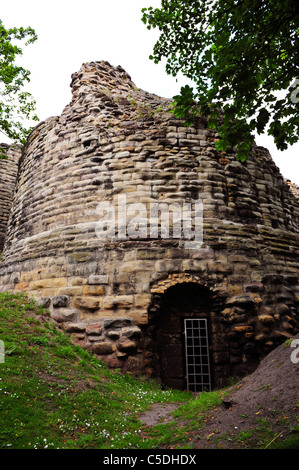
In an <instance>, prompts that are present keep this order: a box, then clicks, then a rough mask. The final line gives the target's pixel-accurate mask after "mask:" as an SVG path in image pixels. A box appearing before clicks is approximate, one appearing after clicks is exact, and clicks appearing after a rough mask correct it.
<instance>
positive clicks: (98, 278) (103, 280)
mask: <svg viewBox="0 0 299 470" xmlns="http://www.w3.org/2000/svg"><path fill="white" fill-rule="evenodd" d="M108 283H109V276H108V274H91V275H90V276H89V277H88V284H90V285H93V284H108Z"/></svg>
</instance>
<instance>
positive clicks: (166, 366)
mask: <svg viewBox="0 0 299 470" xmlns="http://www.w3.org/2000/svg"><path fill="white" fill-rule="evenodd" d="M71 87H72V92H73V95H72V101H71V102H70V104H69V105H67V106H66V108H65V109H64V110H63V112H62V114H61V116H57V117H51V118H49V119H47V120H46V121H44V122H41V123H40V124H39V125H38V126H37V127H36V128H35V129H34V130H33V132H32V133H31V134H30V136H29V138H28V141H27V144H26V146H25V148H24V150H23V152H22V155H21V158H20V161H19V167H18V176H17V180H16V183H15V192H14V195H13V194H12V192H11V191H10V190H8V185H6V182H5V181H6V179H8V178H10V183H9V188H11V187H12V186H14V178H15V176H14V175H15V173H14V172H15V161H16V160H14V158H15V157H14V156H11V155H8V156H9V159H8V160H6V161H1V160H0V165H1V166H0V171H1V175H0V178H1V179H0V182H1V188H0V193H1V197H0V199H1V202H0V210H1V216H0V223H1V226H0V243H1V240H3V238H4V233H5V244H4V249H3V256H2V262H1V264H0V289H1V290H14V291H27V292H28V293H29V294H32V295H34V296H35V297H36V298H37V299H38V301H39V302H40V304H41V305H44V306H46V307H48V308H49V309H50V312H51V316H52V318H53V319H55V320H56V321H57V322H58V323H59V325H61V327H62V328H63V329H64V330H66V331H67V332H69V333H70V334H72V335H73V337H74V340H75V341H77V342H78V343H79V344H81V345H82V346H84V347H86V348H88V349H89V350H90V351H92V352H93V353H95V354H97V355H98V356H99V357H101V358H102V359H103V360H105V361H106V362H107V364H109V365H110V366H111V367H117V368H121V369H122V370H127V371H132V372H141V373H145V374H149V375H151V376H152V377H155V378H157V379H158V380H160V381H161V383H162V384H163V385H165V386H170V387H176V388H181V389H185V388H186V387H188V388H189V389H190V390H193V391H201V390H203V389H205V388H213V387H215V386H218V385H221V384H222V383H224V382H225V381H226V380H227V379H228V378H229V377H230V376H241V375H243V374H245V373H248V372H251V371H252V370H254V368H255V367H256V366H257V365H258V363H259V361H260V359H261V358H262V357H263V356H265V355H266V354H267V353H268V352H270V350H271V349H273V348H274V347H276V346H277V345H278V344H279V343H281V342H282V341H284V340H285V339H286V338H291V337H292V335H294V334H295V333H297V332H298V330H299V322H298V318H299V317H298V313H299V312H298V303H299V276H298V275H299V256H298V254H299V250H298V247H299V211H298V208H299V202H298V194H297V195H296V191H297V189H296V188H295V187H294V186H293V185H291V184H290V183H289V184H287V182H285V181H284V179H283V177H282V176H281V174H280V172H279V170H278V168H277V167H276V166H275V164H274V162H273V160H272V158H271V156H270V155H269V153H268V151H267V150H266V149H264V148H261V147H254V148H253V152H252V155H251V156H250V158H249V159H248V160H247V161H246V162H245V163H240V162H238V161H237V160H236V157H235V153H234V151H233V150H232V149H231V150H230V151H227V152H226V153H224V152H218V151H216V149H215V142H216V140H217V138H218V136H217V133H216V132H214V131H211V130H209V129H208V128H207V123H206V121H205V119H203V118H198V119H197V120H196V122H195V123H194V125H193V127H185V126H184V123H183V121H181V120H179V119H176V118H174V117H173V115H172V114H171V112H170V110H171V101H170V100H168V99H164V98H161V97H158V96H155V95H152V94H150V93H147V92H145V91H143V90H140V89H138V88H136V86H135V85H134V83H133V82H132V81H131V78H130V76H129V75H128V74H127V73H126V72H125V71H124V70H123V69H122V68H121V67H113V66H111V65H110V64H109V63H108V62H91V63H87V64H83V65H82V68H81V69H80V71H79V72H78V73H75V74H73V76H72V83H71ZM9 162H11V163H9ZM9 165H11V167H13V168H14V169H13V170H10V167H9ZM8 169H9V171H8ZM10 171H11V177H10V176H9V174H10ZM3 195H5V197H3ZM120 202H125V204H126V206H125V211H126V212H125V214H124V212H123V207H120ZM201 202H202V209H203V218H202V219H201V218H200V216H199V215H198V219H197V218H195V215H194V214H195V208H196V207H200V204H199V203H201ZM105 207H106V208H107V211H106V218H105ZM157 207H158V209H159V210H158V212H155V217H156V219H155V221H156V225H154V226H151V227H150V222H152V218H151V217H149V214H150V213H151V212H150V211H151V210H153V208H155V209H156V208H157ZM186 208H189V209H190V213H189V216H190V217H191V221H190V217H189V219H188V221H186V225H185V228H186V226H188V227H189V231H188V233H187V231H186V230H185V232H184V231H183V230H182V231H181V232H180V233H178V232H176V230H179V225H178V221H179V222H180V219H179V216H180V215H182V213H183V209H186ZM167 210H168V211H169V219H168V220H169V221H170V223H169V226H168V228H167V227H166V228H167V230H166V229H165V226H164V225H163V220H162V218H161V212H163V211H164V212H163V214H164V215H165V213H166V214H167ZM180 210H181V212H180ZM109 211H110V212H109ZM165 211H166V212H165ZM175 211H177V213H176V215H174V217H173V218H172V214H173V213H175ZM2 213H3V214H4V216H3V215H2ZM8 213H10V217H9V221H7V217H8V215H7V214H8ZM120 213H121V215H122V217H120ZM192 214H193V215H192ZM103 221H105V224H106V225H105V224H104V223H103ZM198 221H199V223H197V222H198ZM200 221H201V222H200ZM116 222H117V223H116ZM181 222H182V221H181ZM187 222H189V225H188V223H187ZM6 225H7V228H6ZM104 225H105V227H104ZM180 226H181V225H180ZM190 228H191V229H192V230H191V232H190ZM105 229H107V230H106V232H105ZM150 229H152V231H151V230H150ZM165 230H166V231H165ZM196 230H198V231H202V242H201V241H200V240H199V239H198V240H197V239H196V233H197V232H196ZM198 233H199V232H198ZM190 237H191V238H190ZM192 237H193V238H192ZM190 241H191V242H192V241H193V242H194V241H196V243H193V245H192V244H188V243H189V242H190Z"/></svg>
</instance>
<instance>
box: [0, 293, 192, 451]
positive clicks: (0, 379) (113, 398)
mask: <svg viewBox="0 0 299 470" xmlns="http://www.w3.org/2000/svg"><path fill="white" fill-rule="evenodd" d="M37 315H39V316H40V318H39V317H37ZM0 339H1V340H2V341H3V342H4V345H5V362H4V363H1V364H0V416H1V427H0V448H13V449H24V448H27V449H30V448H35V449H36V448H37V449H39V448H55V449H57V448H60V449H62V448H63V449H70V448H72V449H74V448H78V449H83V448H97V449H102V448H118V449H121V448H139V447H142V446H143V436H142V432H141V430H140V422H139V420H138V419H137V415H138V413H140V412H141V411H142V410H144V409H146V408H147V407H148V406H149V404H151V403H155V402H165V401H167V402H168V401H186V400H188V399H190V397H191V396H190V394H187V393H183V392H177V391H163V390H161V389H160V388H159V387H158V386H157V385H156V384H155V383H154V382H153V381H150V380H145V379H142V378H140V379H135V378H133V377H131V376H130V375H129V374H121V373H120V372H117V371H111V370H109V369H108V368H107V367H106V366H105V365H104V363H102V362H101V361H100V360H98V359H96V358H95V357H94V356H92V355H91V354H90V353H89V352H87V351H86V350H84V349H82V348H80V347H78V346H76V345H74V344H73V343H72V342H71V340H70V338H69V337H68V336H67V335H66V334H64V333H63V332H62V331H61V330H59V329H58V327H57V326H56V324H54V323H53V322H52V321H50V318H49V316H48V315H47V313H46V312H44V311H43V310H42V309H39V308H38V307H36V305H35V303H34V302H33V301H30V300H29V299H28V297H27V296H26V295H23V294H21V295H12V294H11V293H1V294H0Z"/></svg>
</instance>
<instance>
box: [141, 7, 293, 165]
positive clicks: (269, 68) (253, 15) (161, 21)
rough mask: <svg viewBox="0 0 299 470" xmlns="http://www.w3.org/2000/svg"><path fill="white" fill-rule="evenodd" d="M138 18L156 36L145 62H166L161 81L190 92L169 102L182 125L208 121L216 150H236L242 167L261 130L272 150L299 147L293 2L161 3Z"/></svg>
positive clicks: (183, 93)
mask: <svg viewBox="0 0 299 470" xmlns="http://www.w3.org/2000/svg"><path fill="white" fill-rule="evenodd" d="M142 12H143V16H142V21H143V22H144V23H145V24H146V25H147V28H148V29H151V28H158V29H159V30H160V32H161V34H160V37H159V39H158V41H157V43H156V44H155V46H154V49H153V55H151V56H150V59H152V60H154V62H155V63H159V62H160V61H161V59H162V58H163V57H165V58H166V59H167V60H166V72H167V73H168V74H172V75H173V76H176V75H177V74H178V72H181V73H183V75H185V76H186V77H188V78H189V79H191V80H192V81H193V82H194V84H195V86H194V88H191V87H190V86H188V85H187V86H185V87H183V88H182V89H181V94H180V95H179V96H175V97H174V109H173V112H174V114H175V115H176V116H178V117H184V118H185V119H186V125H190V124H191V123H192V122H193V121H194V118H195V116H196V115H198V114H203V115H207V116H209V126H210V127H211V128H215V127H217V130H218V132H219V134H220V136H221V139H220V141H219V142H218V143H217V148H218V149H219V150H225V149H227V147H229V146H232V147H235V146H236V147H237V151H238V152H237V158H238V159H239V160H241V161H244V160H245V159H246V158H247V156H248V154H249V151H250V147H251V144H252V142H253V133H254V132H257V133H258V134H261V133H263V132H265V130H266V127H268V134H269V135H271V136H273V138H274V142H275V144H276V146H277V148H278V149H279V150H285V149H286V148H287V147H288V144H290V145H292V144H294V143H295V142H297V141H298V139H299V137H298V126H299V114H298V110H299V104H298V99H297V91H298V83H299V80H298V79H296V77H299V41H298V33H299V7H298V2H297V0H236V1H234V2H232V1H231V0H200V1H199V0H162V3H161V8H156V9H154V8H152V7H149V8H143V9H142ZM294 79H295V81H294ZM295 86H297V88H296V89H295V88H294V87H295ZM296 90H297V91H296ZM282 91H283V97H280V96H279V97H278V95H280V94H281V93H277V92H282Z"/></svg>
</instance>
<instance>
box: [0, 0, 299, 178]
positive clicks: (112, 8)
mask: <svg viewBox="0 0 299 470" xmlns="http://www.w3.org/2000/svg"><path fill="white" fill-rule="evenodd" d="M159 5H160V0H80V1H79V0H59V1H58V0H51V2H49V1H45V0H43V1H42V0H39V1H38V0H10V1H6V2H4V1H3V0H2V2H1V7H0V19H1V20H2V22H3V23H4V25H5V27H7V28H8V27H12V26H16V27H20V26H23V27H27V26H31V27H32V28H34V29H35V31H36V33H37V35H38V40H37V41H36V43H34V44H33V45H29V46H27V47H24V49H23V57H22V59H21V61H20V60H19V63H20V65H22V66H23V67H25V68H27V69H29V70H30V71H31V81H30V84H29V85H28V86H26V89H27V91H30V92H31V93H32V94H33V96H34V98H35V99H36V101H37V114H38V116H39V118H40V120H43V119H46V118H48V117H50V116H56V115H60V114H61V112H62V110H63V108H64V107H65V106H66V105H67V104H68V103H69V101H70V100H71V89H70V86H69V85H70V81H71V74H72V73H73V72H76V71H78V70H79V69H80V67H81V65H82V63H84V62H89V61H97V60H107V61H108V62H110V63H111V64H112V65H115V66H117V65H121V66H122V67H123V68H124V69H125V70H126V71H127V72H128V73H129V74H130V75H131V77H132V81H133V82H134V83H135V85H136V86H137V87H139V88H142V89H143V90H146V91H148V92H151V93H155V94H157V95H159V96H164V97H166V98H171V97H172V96H174V95H175V94H178V93H179V91H180V88H181V86H183V85H185V84H186V83H189V82H188V81H187V80H186V79H185V78H184V77H182V76H181V77H179V80H178V81H177V80H176V79H175V78H174V77H170V76H168V75H167V74H166V72H165V69H164V64H159V65H156V64H154V63H153V62H152V61H151V60H149V58H148V56H149V55H150V54H151V53H152V49H153V46H154V44H155V41H156V39H157V37H158V31H156V30H150V31H149V30H147V28H146V26H145V25H144V24H143V23H142V21H141V16H142V14H141V8H143V7H147V6H153V7H158V6H159ZM298 106H299V103H298ZM0 141H2V142H6V141H7V139H5V137H4V136H3V135H2V134H1V135H0ZM256 141H257V143H258V145H262V146H264V147H267V148H268V149H269V150H270V152H271V154H272V157H273V159H274V161H275V163H276V165H277V166H278V167H279V168H280V171H281V173H282V175H283V176H284V177H285V178H289V179H291V180H292V181H293V182H294V183H296V184H298V185H299V158H298V154H299V145H298V144H297V145H295V146H293V147H290V148H289V149H288V150H287V151H285V152H279V151H278V150H276V148H275V146H274V144H273V139H272V138H270V137H268V136H258V137H257V138H256Z"/></svg>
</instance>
